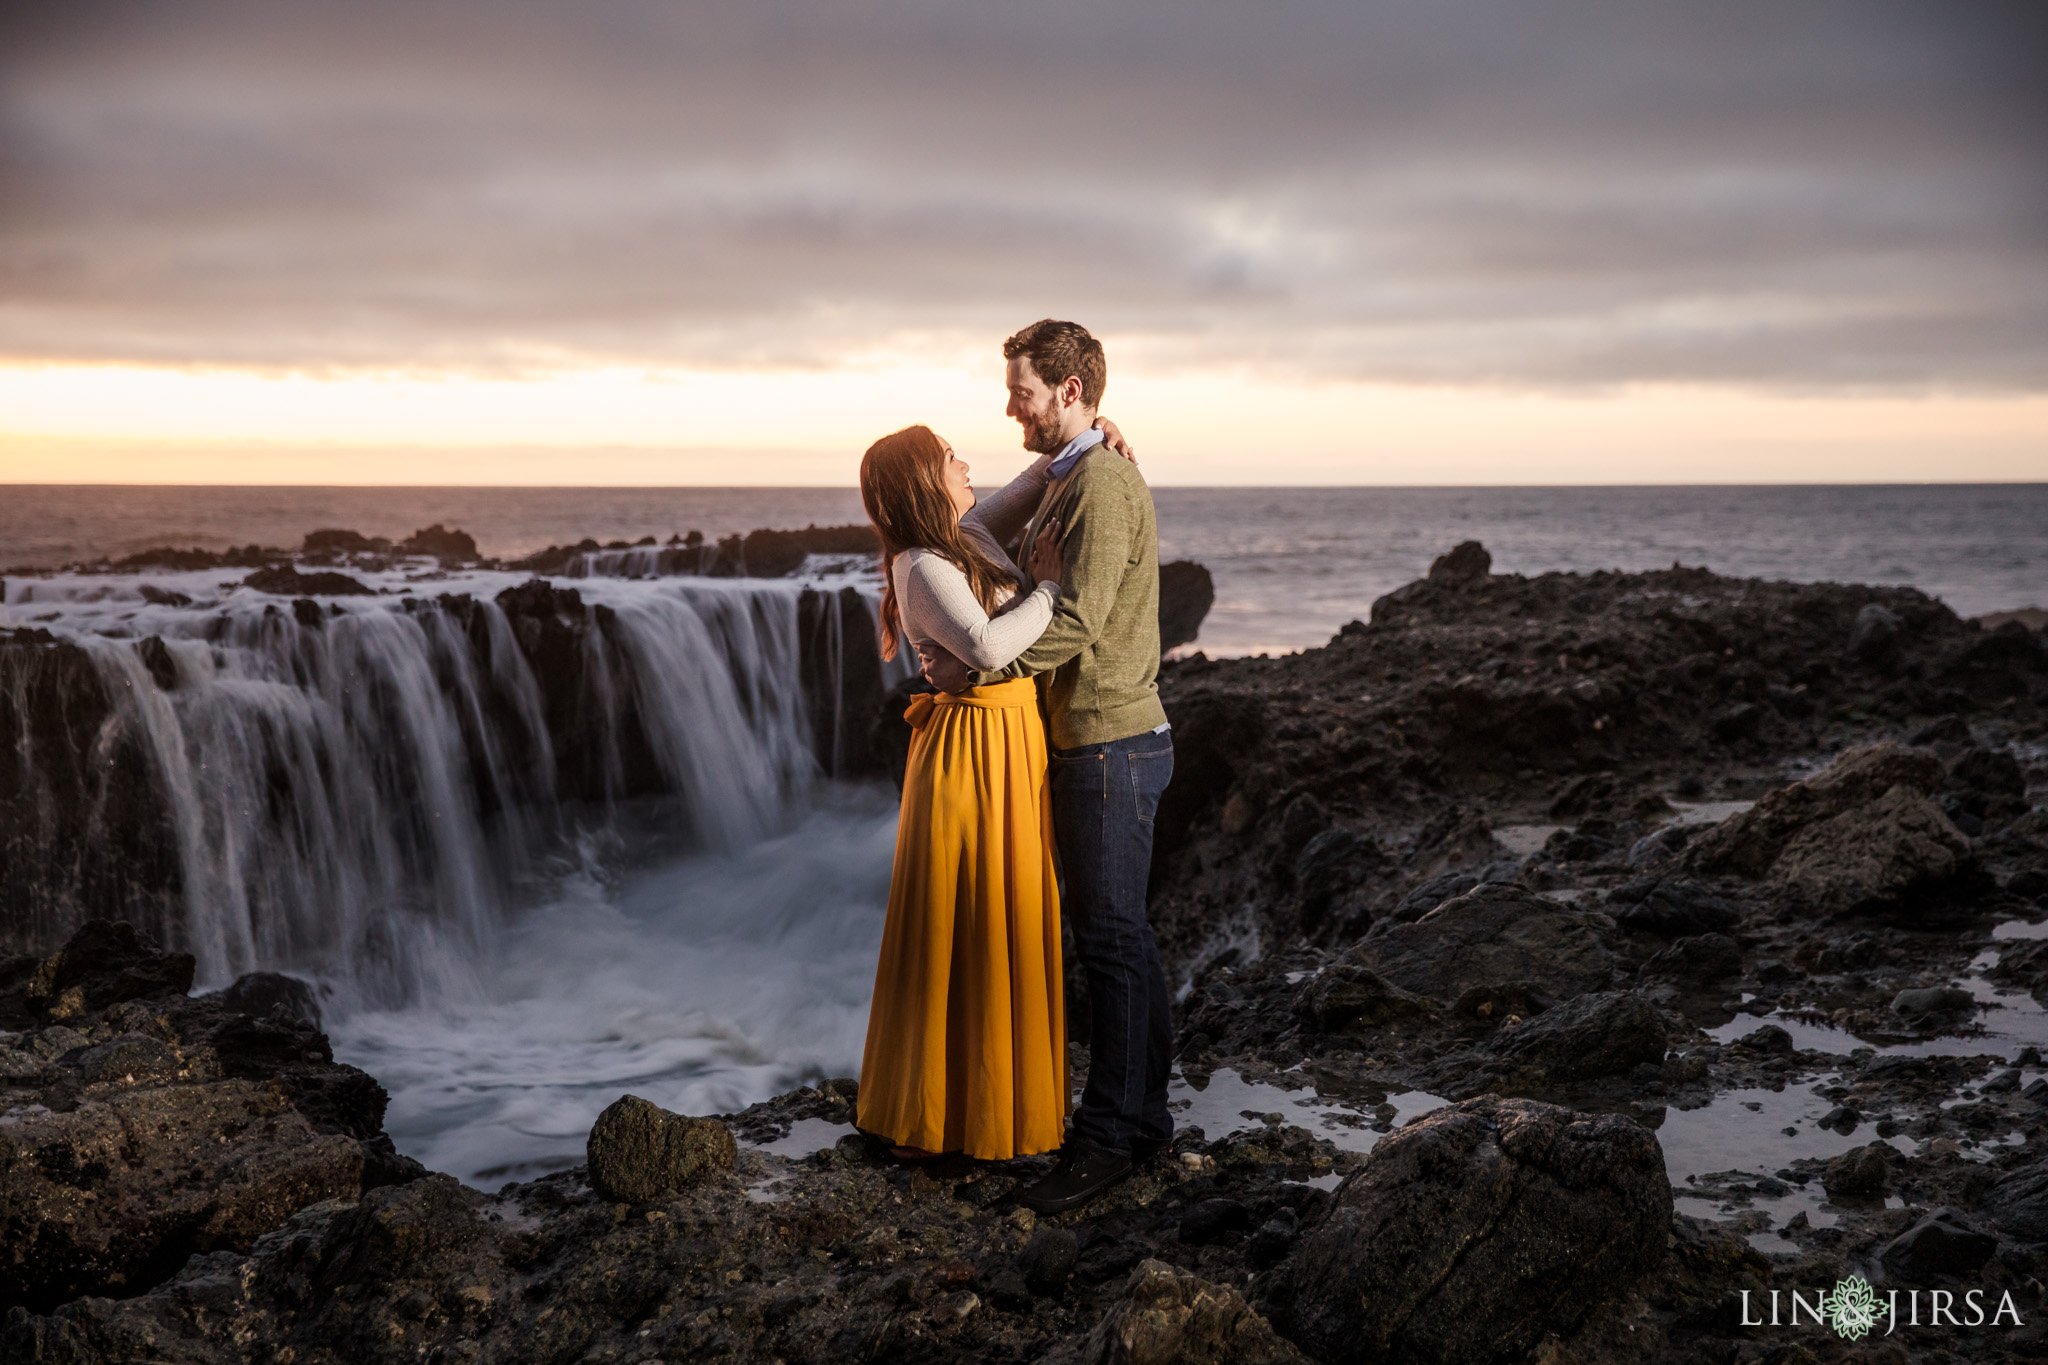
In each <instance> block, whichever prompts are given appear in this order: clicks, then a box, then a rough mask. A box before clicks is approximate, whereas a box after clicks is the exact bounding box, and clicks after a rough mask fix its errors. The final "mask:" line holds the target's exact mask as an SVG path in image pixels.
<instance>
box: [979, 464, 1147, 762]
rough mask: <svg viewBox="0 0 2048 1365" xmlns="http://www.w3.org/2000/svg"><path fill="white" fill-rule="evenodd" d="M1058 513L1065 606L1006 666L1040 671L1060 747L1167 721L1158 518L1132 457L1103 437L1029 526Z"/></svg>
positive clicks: (1033, 534) (1012, 674) (1030, 531)
mask: <svg viewBox="0 0 2048 1365" xmlns="http://www.w3.org/2000/svg"><path fill="white" fill-rule="evenodd" d="M1050 517H1058V518H1059V519H1060V549H1061V563H1062V569H1061V574H1060V599H1059V605H1058V606H1057V607H1056V608H1054V610H1053V616H1052V624H1051V625H1049V626H1047V627H1046V628H1045V633H1044V634H1043V635H1041V636H1039V637H1038V640H1037V642H1036V643H1035V644H1033V645H1031V646H1030V648H1028V649H1026V650H1025V651H1024V652H1023V653H1022V654H1020V655H1018V656H1017V658H1016V660H1015V662H1013V663H1011V664H1010V665H1009V666H1008V667H1007V668H1005V669H1003V670H1002V671H1001V672H1000V673H992V674H982V675H978V676H977V681H984V682H986V681H994V680H995V679H996V678H1022V677H1030V676H1033V675H1036V676H1037V677H1038V678H1039V694H1040V695H1041V696H1042V697H1043V698H1044V699H1045V709H1046V716H1047V719H1048V721H1049V722H1050V725H1051V729H1052V735H1051V739H1052V744H1053V747H1054V748H1056V749H1072V748H1075V747H1077V746H1079V745H1083V744H1106V743H1108V742H1109V741H1111V740H1115V739H1127V738H1129V737H1130V736H1132V735H1141V734H1143V733H1145V732H1146V731H1147V730H1152V729H1156V728H1158V727H1159V726H1160V725H1163V724H1165V722H1166V709H1165V708H1164V707H1162V706H1161V705H1160V704H1159V682H1158V679H1159V527H1158V524H1157V522H1156V521H1155V520H1154V516H1153V511H1152V490H1151V489H1149V488H1147V487H1146V486H1145V479H1144V476H1143V475H1141V474H1139V473H1138V467H1137V466H1136V465H1134V464H1132V463H1131V462H1130V461H1128V460H1125V459H1123V458H1121V457H1120V456H1118V455H1116V454H1114V453H1112V452H1111V451H1110V450H1108V449H1107V448H1106V447H1103V446H1099V445H1098V446H1096V447H1095V448H1094V449H1093V450H1090V451H1088V452H1087V453H1086V454H1085V455H1083V456H1082V457H1081V459H1080V461H1079V462H1078V463H1076V464H1075V466H1074V467H1073V468H1072V469H1070V470H1068V471H1067V474H1066V477H1065V478H1062V479H1055V480H1053V482H1052V485H1051V486H1050V487H1048V488H1047V489H1046V490H1045V498H1044V500H1043V501H1041V502H1040V503H1039V505H1038V511H1037V512H1036V513H1035V514H1034V515H1033V516H1032V518H1031V521H1030V523H1029V524H1028V525H1027V526H1026V527H1025V528H1024V542H1023V543H1024V545H1025V547H1026V551H1027V553H1028V550H1029V547H1030V545H1031V543H1032V542H1033V541H1035V540H1036V539H1037V538H1038V528H1039V527H1040V526H1041V525H1043V524H1044V523H1045V521H1046V520H1047V519H1048V518H1050Z"/></svg>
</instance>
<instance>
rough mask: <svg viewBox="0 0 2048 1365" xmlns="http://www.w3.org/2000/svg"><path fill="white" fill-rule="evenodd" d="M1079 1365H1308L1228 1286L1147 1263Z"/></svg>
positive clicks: (1135, 1273) (1084, 1351)
mask: <svg viewBox="0 0 2048 1365" xmlns="http://www.w3.org/2000/svg"><path fill="white" fill-rule="evenodd" d="M1067 1359H1068V1360H1069V1361H1075V1362H1078V1365H1308V1361H1307V1357H1305V1356H1304V1355H1302V1353H1301V1352H1300V1351H1298V1350H1297V1349H1295V1347H1294V1346H1293V1345H1292V1344H1291V1343H1289V1342H1288V1341H1286V1340H1285V1339H1283V1338H1282V1337H1280V1336H1279V1335H1278V1334H1277V1333H1275V1332H1274V1331H1273V1327H1272V1324H1270V1323H1268V1322H1267V1321H1266V1320H1265V1319H1264V1318H1262V1317H1260V1316H1259V1314H1258V1313H1257V1312H1256V1311H1254V1310H1253V1308H1252V1306H1251V1305H1250V1304H1248V1303H1246V1302H1245V1300H1244V1296H1243V1295H1242V1294H1239V1293H1238V1292H1237V1291H1236V1290H1235V1289H1232V1288H1230V1287H1228V1286H1227V1285H1220V1284H1211V1283H1210V1282H1209V1281H1207V1280H1204V1279H1201V1278H1199V1277H1197V1276H1195V1275H1193V1274H1190V1273H1189V1272H1188V1271H1185V1270H1181V1269H1178V1268H1177V1267H1174V1266H1170V1265H1168V1264H1166V1262H1164V1261H1141V1262H1140V1263H1139V1264H1138V1268H1137V1269H1136V1270H1134V1271H1132V1272H1131V1279H1130V1283H1129V1284H1128V1285H1127V1286H1126V1287H1125V1289H1124V1297H1123V1298H1122V1299H1120V1300H1119V1301H1118V1302H1117V1303H1116V1304H1115V1305H1114V1306H1113V1307H1112V1308H1111V1309H1110V1310H1109V1312H1108V1313H1107V1314H1105V1315H1104V1316H1103V1319H1102V1321H1101V1322H1100V1323H1098V1324H1096V1327H1095V1330H1094V1331H1093V1332H1092V1333H1090V1334H1089V1336H1088V1339H1087V1341H1086V1342H1085V1343H1084V1344H1083V1345H1082V1347H1081V1349H1080V1351H1079V1352H1078V1353H1076V1354H1074V1355H1071V1356H1068V1357H1067Z"/></svg>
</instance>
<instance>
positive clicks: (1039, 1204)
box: [1017, 1138, 1131, 1214]
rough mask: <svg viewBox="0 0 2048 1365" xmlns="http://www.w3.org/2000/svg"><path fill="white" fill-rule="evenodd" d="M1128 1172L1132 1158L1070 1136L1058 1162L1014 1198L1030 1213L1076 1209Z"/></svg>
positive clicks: (1061, 1211) (1060, 1211)
mask: <svg viewBox="0 0 2048 1365" xmlns="http://www.w3.org/2000/svg"><path fill="white" fill-rule="evenodd" d="M1130 1173H1131V1159H1130V1158H1129V1157H1127V1156H1123V1155H1121V1154H1119V1153H1117V1152H1111V1151H1107V1150H1105V1149H1103V1148H1101V1147H1095V1146H1091V1145H1088V1144H1086V1143H1084V1142H1082V1141H1081V1140H1080V1139H1079V1138H1071V1139H1069V1140H1068V1142H1067V1146H1066V1149H1065V1150H1064V1151H1062V1152H1061V1153H1060V1163H1059V1165H1057V1166H1055V1167H1053V1168H1052V1172H1051V1173H1050V1174H1049V1175H1047V1176H1045V1177H1044V1178H1043V1179H1041V1180H1039V1181H1038V1182H1037V1183H1036V1184H1034V1185H1032V1186H1031V1188H1029V1189H1027V1190H1025V1191H1024V1193H1022V1194H1020V1195H1018V1196H1017V1202H1018V1203H1020V1204H1022V1205H1023V1206H1024V1207H1025V1208H1027V1209H1030V1210H1031V1211H1032V1212H1033V1213H1047V1214H1050V1213H1065V1212H1066V1211H1067V1210H1068V1209H1077V1208H1079V1207H1081V1205H1083V1204H1085V1203H1087V1202H1088V1201H1089V1200H1091V1199H1093V1198H1095V1196H1096V1195H1098V1194H1101V1193H1102V1192H1103V1191H1104V1190H1106V1189H1108V1188H1109V1187H1110V1186H1112V1185H1114V1184H1116V1183H1117V1182H1118V1181H1120V1180H1122V1179H1124V1178H1125V1177H1126V1176H1128V1175H1130Z"/></svg>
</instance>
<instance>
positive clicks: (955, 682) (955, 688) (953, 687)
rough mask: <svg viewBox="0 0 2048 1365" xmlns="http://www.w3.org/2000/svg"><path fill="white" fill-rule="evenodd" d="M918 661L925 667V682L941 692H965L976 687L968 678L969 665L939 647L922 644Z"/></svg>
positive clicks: (918, 648)
mask: <svg viewBox="0 0 2048 1365" xmlns="http://www.w3.org/2000/svg"><path fill="white" fill-rule="evenodd" d="M917 661H918V663H919V664H921V665H922V666H923V671H924V680H925V681H926V682H928V683H930V684H931V685H932V686H933V687H936V688H938V689H939V691H941V692H965V691H966V690H967V689H968V688H970V687H972V686H973V685H974V684H973V682H972V681H970V680H969V678H968V676H967V665H966V664H963V663H961V662H960V661H959V660H958V659H956V658H954V657H953V655H952V654H951V653H950V652H948V651H947V650H943V649H941V648H939V647H938V646H937V645H931V644H920V645H919V646H918V647H917Z"/></svg>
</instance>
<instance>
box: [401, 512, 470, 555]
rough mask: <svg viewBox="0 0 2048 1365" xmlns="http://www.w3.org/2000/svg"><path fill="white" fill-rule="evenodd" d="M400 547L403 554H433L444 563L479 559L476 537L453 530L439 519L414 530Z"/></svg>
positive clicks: (465, 532)
mask: <svg viewBox="0 0 2048 1365" xmlns="http://www.w3.org/2000/svg"><path fill="white" fill-rule="evenodd" d="M398 549H399V552H400V553H402V554H409V555H432V556H433V557H434V558H435V559H437V560H439V561H440V562H441V563H442V564H444V565H449V564H474V563H475V562H476V560H477V552H476V537H475V536H472V535H471V534H470V533H469V532H467V531H451V530H449V529H448V528H447V527H445V526H443V525H441V523H440V522H438V521H437V522H435V523H434V524H433V525H432V526H429V527H426V528H425V529H423V530H418V531H414V532H413V533H412V534H411V535H409V536H407V537H406V538H405V539H404V540H402V541H400V542H399V543H398Z"/></svg>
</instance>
